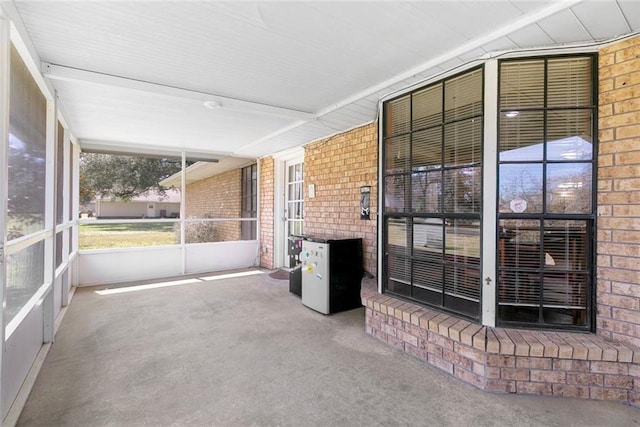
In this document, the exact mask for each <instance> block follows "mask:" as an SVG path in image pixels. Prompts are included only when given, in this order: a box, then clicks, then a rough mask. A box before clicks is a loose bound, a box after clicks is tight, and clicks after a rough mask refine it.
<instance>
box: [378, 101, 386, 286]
mask: <svg viewBox="0 0 640 427" xmlns="http://www.w3.org/2000/svg"><path fill="white" fill-rule="evenodd" d="M378 111H380V116H379V118H378V153H379V154H378V215H377V218H376V222H377V223H376V226H377V231H378V254H377V257H378V259H377V261H378V274H377V284H378V292H379V293H382V279H383V274H382V267H383V265H384V261H385V250H386V248H385V247H384V245H383V243H384V238H383V232H384V215H383V214H382V213H383V212H384V206H382V201H383V197H382V196H383V194H382V188H383V180H384V174H383V171H384V164H383V163H382V162H383V159H382V153H383V145H382V144H383V139H382V123H383V117H382V115H383V114H384V108H382V102H380V103H379V104H378Z"/></svg>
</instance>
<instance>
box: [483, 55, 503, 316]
mask: <svg viewBox="0 0 640 427" xmlns="http://www.w3.org/2000/svg"><path fill="white" fill-rule="evenodd" d="M498 92H499V82H498V61H497V60H495V59H493V60H489V61H487V63H486V64H485V73H484V93H483V98H484V126H483V137H482V142H483V143H482V146H483V148H482V213H481V218H480V221H481V224H482V228H481V245H482V246H481V252H480V253H481V256H480V280H481V284H480V286H481V292H480V296H481V300H482V302H481V304H482V312H481V319H482V324H483V325H485V326H491V327H493V326H495V325H496V307H497V305H498V292H497V287H498V283H497V282H498V280H497V279H498V275H497V270H498V267H499V264H498V259H499V258H498V256H497V255H498V252H497V251H498V244H497V240H498V238H499V235H498V174H499V170H498V119H499V115H498V100H499V98H498V96H499V93H498Z"/></svg>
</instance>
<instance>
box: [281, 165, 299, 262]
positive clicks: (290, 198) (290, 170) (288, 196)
mask: <svg viewBox="0 0 640 427" xmlns="http://www.w3.org/2000/svg"><path fill="white" fill-rule="evenodd" d="M284 190H285V192H284V200H285V202H284V222H285V224H284V251H285V253H284V265H285V267H292V266H291V265H289V236H291V235H298V236H300V235H302V223H303V212H304V209H303V208H304V162H301V161H299V160H291V161H288V162H286V163H285V189H284Z"/></svg>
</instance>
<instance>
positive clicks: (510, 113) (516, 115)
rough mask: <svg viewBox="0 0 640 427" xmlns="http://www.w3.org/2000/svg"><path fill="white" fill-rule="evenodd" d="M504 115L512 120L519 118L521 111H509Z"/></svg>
mask: <svg viewBox="0 0 640 427" xmlns="http://www.w3.org/2000/svg"><path fill="white" fill-rule="evenodd" d="M504 115H505V116H506V117H509V118H510V119H512V118H514V117H518V116H519V115H520V112H519V111H507V112H506V113H504Z"/></svg>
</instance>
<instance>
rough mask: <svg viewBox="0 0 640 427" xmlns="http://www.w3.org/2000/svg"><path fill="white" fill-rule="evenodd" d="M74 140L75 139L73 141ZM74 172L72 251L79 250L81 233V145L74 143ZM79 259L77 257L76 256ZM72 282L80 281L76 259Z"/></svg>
mask: <svg viewBox="0 0 640 427" xmlns="http://www.w3.org/2000/svg"><path fill="white" fill-rule="evenodd" d="M72 142H73V141H72ZM71 155H72V156H73V174H72V176H71V178H72V179H71V181H72V184H71V191H72V194H73V200H74V203H73V215H72V217H71V219H72V222H73V226H72V228H71V233H72V234H71V249H70V252H71V253H73V252H74V251H77V250H78V238H79V234H80V225H79V224H78V218H80V147H79V146H78V144H76V143H73V152H72V153H71ZM76 259H77V258H76ZM71 269H72V270H71V272H72V273H73V274H71V284H70V286H75V285H77V283H78V280H77V278H78V262H77V261H74V262H73V265H72V266H71Z"/></svg>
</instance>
